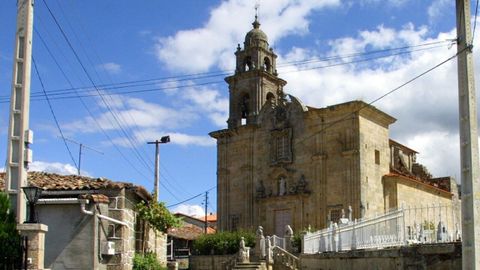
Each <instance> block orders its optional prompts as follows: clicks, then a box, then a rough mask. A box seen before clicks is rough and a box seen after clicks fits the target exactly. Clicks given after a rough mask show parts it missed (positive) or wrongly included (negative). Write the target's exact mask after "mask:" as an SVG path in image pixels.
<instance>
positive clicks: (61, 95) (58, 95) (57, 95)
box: [0, 45, 444, 103]
mask: <svg viewBox="0 0 480 270" xmlns="http://www.w3.org/2000/svg"><path fill="white" fill-rule="evenodd" d="M440 47H444V45H439V46H435V47H430V48H421V49H416V50H410V51H402V52H397V53H394V54H388V55H381V56H376V57H370V58H365V59H358V60H352V61H347V62H340V63H333V64H328V65H323V66H314V67H307V68H301V69H297V70H291V71H284V72H283V73H284V74H288V73H294V72H303V71H308V70H316V69H324V68H331V67H337V66H343V65H349V64H355V63H361V62H369V61H374V60H378V59H382V58H388V57H393V56H399V55H403V54H410V53H412V52H420V51H425V50H430V49H435V48H440ZM222 82H223V81H207V82H203V83H197V84H195V86H203V85H211V84H218V83H222ZM187 87H192V85H190V84H187V85H178V86H169V87H157V88H148V89H139V90H127V91H118V92H115V94H118V95H119V94H136V93H146V92H156V91H163V90H170V89H181V88H187ZM103 94H104V95H109V93H103ZM52 95H53V96H55V97H50V98H51V99H71V98H76V96H71V95H70V93H66V94H65V93H55V94H50V96H52ZM112 95H113V94H112ZM94 96H98V93H92V91H91V90H90V93H88V94H84V95H82V97H94ZM37 100H42V98H41V97H34V98H32V101H37ZM0 103H5V101H0Z"/></svg>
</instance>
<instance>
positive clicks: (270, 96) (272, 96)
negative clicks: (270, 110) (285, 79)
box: [267, 92, 275, 103]
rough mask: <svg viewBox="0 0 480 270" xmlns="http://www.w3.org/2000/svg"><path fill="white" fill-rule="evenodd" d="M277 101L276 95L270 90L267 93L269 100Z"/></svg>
mask: <svg viewBox="0 0 480 270" xmlns="http://www.w3.org/2000/svg"><path fill="white" fill-rule="evenodd" d="M274 101H275V95H274V94H272V93H271V92H268V94H267V102H269V103H273V102H274Z"/></svg>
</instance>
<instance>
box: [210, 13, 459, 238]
mask: <svg viewBox="0 0 480 270" xmlns="http://www.w3.org/2000/svg"><path fill="white" fill-rule="evenodd" d="M252 25H253V29H252V30H251V31H249V32H248V33H247V34H246V36H245V41H244V44H243V48H242V47H241V46H240V45H238V47H237V50H236V52H235V56H236V69H235V73H234V74H233V75H232V76H229V77H226V78H225V81H226V82H227V83H228V89H229V99H230V103H229V105H230V108H229V118H228V128H227V129H222V130H218V131H214V132H211V133H210V136H211V137H213V138H215V139H216V140H217V215H218V228H219V230H230V231H234V230H239V229H244V230H252V231H254V230H255V229H256V228H257V227H258V226H259V225H261V226H263V227H264V230H265V232H266V233H267V234H276V235H283V230H284V228H285V225H287V224H288V225H291V226H292V228H293V229H294V230H301V229H304V228H307V227H312V228H316V229H321V228H325V227H326V226H327V224H328V222H330V221H334V222H335V221H337V220H338V219H339V218H340V217H341V215H342V212H343V211H346V210H347V209H349V208H351V210H350V211H351V215H352V217H353V218H355V219H360V218H368V217H372V216H375V215H378V214H382V213H385V212H388V211H389V210H392V209H397V208H399V207H405V206H412V205H417V204H419V201H418V198H422V200H425V201H428V202H429V203H438V204H442V205H452V204H458V200H459V197H458V189H457V185H456V183H455V180H454V179H452V178H450V177H443V178H433V177H432V175H431V174H430V173H429V172H428V170H427V169H426V168H425V167H424V166H423V165H421V164H419V163H417V162H416V154H418V153H417V152H416V151H415V150H413V149H410V148H408V147H407V146H405V145H402V144H400V143H398V142H396V141H394V140H391V139H390V137H389V126H390V125H392V124H393V123H395V121H396V119H395V118H394V117H392V116H390V115H388V114H387V113H385V112H382V111H381V110H379V109H377V108H375V107H374V106H371V105H369V104H367V103H365V102H363V101H350V102H346V103H342V104H336V105H331V106H328V107H325V108H314V107H309V106H306V105H304V104H302V102H301V101H300V100H299V99H298V98H296V97H294V96H291V95H288V94H286V93H285V92H284V90H283V89H284V87H285V85H286V84H287V82H286V81H285V80H283V79H281V78H280V77H279V76H278V73H277V69H276V58H277V55H276V54H275V53H274V51H273V49H272V48H271V47H269V44H268V38H267V35H266V34H265V33H264V32H263V31H262V30H261V29H260V23H259V21H258V19H257V18H255V21H254V22H253V24H252Z"/></svg>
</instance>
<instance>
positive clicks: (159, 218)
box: [135, 200, 181, 233]
mask: <svg viewBox="0 0 480 270" xmlns="http://www.w3.org/2000/svg"><path fill="white" fill-rule="evenodd" d="M135 208H136V210H137V212H138V215H139V217H140V218H141V219H143V220H145V221H148V223H149V224H150V225H151V226H152V227H153V228H154V229H155V230H157V231H160V232H163V233H166V232H167V230H168V229H169V228H172V227H178V226H180V221H181V220H180V219H179V218H177V217H175V216H174V215H173V214H172V213H170V211H168V209H167V207H165V203H164V202H155V201H154V200H151V201H149V202H148V203H146V202H144V201H141V202H140V203H138V204H137V205H136V207H135Z"/></svg>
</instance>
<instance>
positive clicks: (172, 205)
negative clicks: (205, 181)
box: [167, 185, 217, 208]
mask: <svg viewBox="0 0 480 270" xmlns="http://www.w3.org/2000/svg"><path fill="white" fill-rule="evenodd" d="M216 187H217V186H216V185H215V186H213V187H211V188H209V189H207V190H205V191H203V192H201V193H199V194H197V195H195V196H193V197H190V198H188V199H186V200H183V201H181V202H178V203H175V204H171V205H169V206H167V208H172V207H175V206H177V205H180V204H182V203H186V202H188V201H191V200H193V199H195V198H198V197H200V196H202V195H203V194H204V193H205V192H208V191H210V190H212V189H214V188H216Z"/></svg>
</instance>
